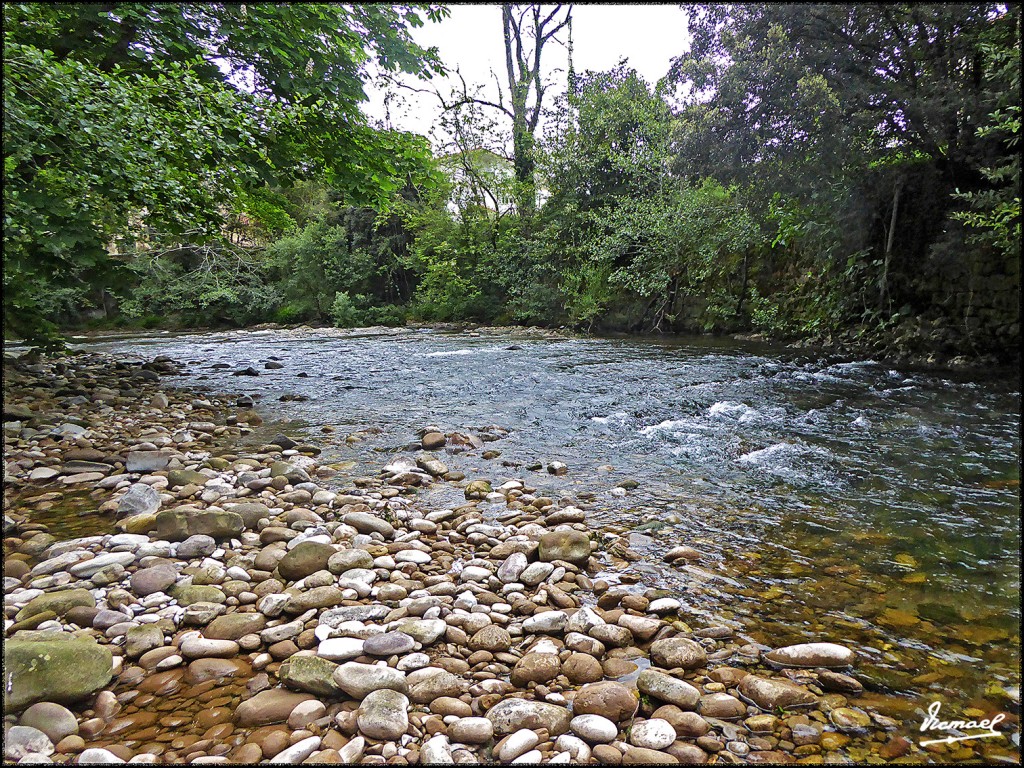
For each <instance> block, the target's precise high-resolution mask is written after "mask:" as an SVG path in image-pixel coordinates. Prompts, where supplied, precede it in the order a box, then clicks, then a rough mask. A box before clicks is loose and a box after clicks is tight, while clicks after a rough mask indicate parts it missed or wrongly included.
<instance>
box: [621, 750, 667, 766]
mask: <svg viewBox="0 0 1024 768" xmlns="http://www.w3.org/2000/svg"><path fill="white" fill-rule="evenodd" d="M622 764H623V765H658V764H663V765H678V764H679V761H678V760H677V759H676V758H674V757H673V756H672V755H669V754H666V753H665V752H660V751H658V750H656V749H648V748H647V747H630V748H629V749H627V750H626V754H624V755H623V756H622Z"/></svg>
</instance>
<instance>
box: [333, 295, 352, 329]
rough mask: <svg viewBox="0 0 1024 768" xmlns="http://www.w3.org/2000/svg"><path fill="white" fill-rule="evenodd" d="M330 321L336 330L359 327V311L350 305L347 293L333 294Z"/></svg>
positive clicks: (350, 300) (350, 301) (350, 299)
mask: <svg viewBox="0 0 1024 768" xmlns="http://www.w3.org/2000/svg"><path fill="white" fill-rule="evenodd" d="M331 320H333V321H334V325H335V326H336V327H338V328H355V327H356V326H357V325H359V311H358V310H357V309H356V305H355V304H353V303H352V298H351V297H350V296H349V295H348V291H338V292H337V293H336V294H334V303H333V304H331Z"/></svg>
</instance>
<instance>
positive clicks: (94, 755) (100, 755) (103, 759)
mask: <svg viewBox="0 0 1024 768" xmlns="http://www.w3.org/2000/svg"><path fill="white" fill-rule="evenodd" d="M123 762H124V760H122V759H121V758H120V757H118V756H117V755H115V754H114V753H113V752H111V751H110V750H107V749H101V748H99V747H91V748H90V749H86V750H84V751H83V752H82V753H81V754H80V755H79V756H78V764H79V765H89V764H90V763H99V764H107V765H112V764H114V763H123Z"/></svg>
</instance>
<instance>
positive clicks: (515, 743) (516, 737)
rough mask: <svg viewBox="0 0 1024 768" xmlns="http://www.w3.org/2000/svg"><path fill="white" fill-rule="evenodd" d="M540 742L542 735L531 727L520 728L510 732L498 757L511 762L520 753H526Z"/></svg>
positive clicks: (504, 761) (505, 761)
mask: <svg viewBox="0 0 1024 768" xmlns="http://www.w3.org/2000/svg"><path fill="white" fill-rule="evenodd" d="M538 744H540V737H539V736H537V734H536V733H534V732H533V731H532V730H530V729H529V728H520V729H519V730H518V731H516V732H515V733H513V734H510V735H509V737H508V738H507V739H505V743H504V744H502V745H501V749H500V750H498V759H499V760H501V761H502V762H503V763H510V762H512V761H513V760H515V759H516V758H517V757H519V756H520V755H524V754H526V753H527V752H529V751H530V750H531V749H533V748H534V747H536V746H537V745H538Z"/></svg>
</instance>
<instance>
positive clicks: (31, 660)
mask: <svg viewBox="0 0 1024 768" xmlns="http://www.w3.org/2000/svg"><path fill="white" fill-rule="evenodd" d="M19 634H20V633H19ZM48 634H52V633H48ZM112 662H113V656H112V654H111V653H110V650H109V649H108V648H106V647H105V646H101V645H97V644H96V643H94V642H92V641H91V640H80V639H71V640H63V639H62V640H50V639H47V640H36V639H22V638H19V637H14V638H12V639H10V640H8V641H7V642H5V643H4V687H5V690H6V695H5V696H4V713H5V714H6V713H9V712H20V711H21V710H23V709H25V708H26V707H28V706H30V705H32V704H35V703H36V702H40V701H51V702H55V703H57V704H72V703H74V702H76V701H80V700H82V699H84V698H86V697H87V696H89V694H91V693H93V692H94V691H98V690H99V689H100V688H103V687H104V686H105V685H107V684H108V683H109V682H110V680H111V678H112V677H113V668H112Z"/></svg>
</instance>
